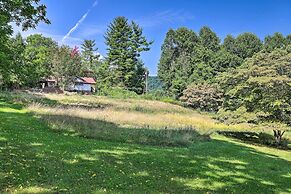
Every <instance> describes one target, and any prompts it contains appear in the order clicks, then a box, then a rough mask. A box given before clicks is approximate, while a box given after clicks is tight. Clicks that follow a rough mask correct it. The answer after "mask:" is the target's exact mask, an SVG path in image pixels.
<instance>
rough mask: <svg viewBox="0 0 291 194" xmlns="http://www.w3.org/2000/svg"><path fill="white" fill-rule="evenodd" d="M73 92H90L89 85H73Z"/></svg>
mask: <svg viewBox="0 0 291 194" xmlns="http://www.w3.org/2000/svg"><path fill="white" fill-rule="evenodd" d="M74 90H76V91H79V92H91V84H84V83H78V84H75V86H74Z"/></svg>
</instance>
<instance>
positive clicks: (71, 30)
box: [62, 0, 98, 42]
mask: <svg viewBox="0 0 291 194" xmlns="http://www.w3.org/2000/svg"><path fill="white" fill-rule="evenodd" d="M97 5H98V0H95V1H94V3H93V5H92V6H91V8H90V9H88V11H87V12H86V13H85V14H84V15H83V16H82V17H81V19H80V20H79V21H78V22H77V23H76V25H75V26H74V27H73V28H71V29H70V31H69V32H68V33H67V34H66V35H65V36H64V37H63V39H62V42H64V41H65V40H66V39H67V38H68V37H69V36H70V35H71V34H72V33H73V32H74V31H75V30H77V28H78V27H79V25H80V24H82V23H83V21H84V20H85V19H86V17H87V16H88V14H89V13H90V11H91V10H92V9H93V8H94V7H96V6H97Z"/></svg>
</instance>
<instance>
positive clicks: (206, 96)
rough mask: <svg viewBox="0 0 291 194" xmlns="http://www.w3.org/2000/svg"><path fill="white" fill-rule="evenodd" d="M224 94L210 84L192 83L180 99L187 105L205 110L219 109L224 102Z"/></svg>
mask: <svg viewBox="0 0 291 194" xmlns="http://www.w3.org/2000/svg"><path fill="white" fill-rule="evenodd" d="M222 96H223V94H222V93H221V92H220V91H219V90H218V89H217V88H216V87H214V86H212V85H209V84H191V85H190V86H188V87H187V89H186V90H184V91H183V95H182V97H180V100H182V101H184V102H185V103H186V105H187V106H190V107H193V108H197V109H200V110H203V111H218V109H219V108H220V106H221V104H222Z"/></svg>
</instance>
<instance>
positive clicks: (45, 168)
mask: <svg viewBox="0 0 291 194" xmlns="http://www.w3.org/2000/svg"><path fill="white" fill-rule="evenodd" d="M33 106H34V107H35V105H33ZM138 110H140V108H138ZM159 110H161V109H159ZM29 111H31V108H30V109H27V108H24V107H22V106H20V105H17V104H11V103H8V102H6V101H4V100H2V101H0V161H1V163H0V193H103V192H104V193H207V192H208V193H291V184H290V183H291V152H290V151H284V150H277V149H273V148H268V147H263V146H255V145H249V144H245V143H241V142H239V141H235V140H231V139H228V138H225V137H222V136H218V135H215V134H214V135H212V136H211V140H203V141H197V142H195V143H193V144H191V145H188V146H186V147H175V146H174V147H167V146H150V145H143V144H134V143H132V144H129V143H118V142H114V141H108V142H106V141H101V140H99V139H94V137H90V138H84V137H82V136H80V135H75V134H71V133H65V132H63V131H56V130H55V128H53V125H52V124H51V123H50V122H45V121H47V120H46V119H45V118H39V117H38V116H35V115H33V114H32V113H30V112H29ZM112 111H113V110H112ZM120 111H124V110H123V109H122V110H120ZM75 116H76V115H75ZM117 118H119V117H117V116H116V117H114V116H113V117H112V119H113V120H112V122H119V121H117V120H114V119H117ZM91 119H94V118H91ZM122 119H123V118H122ZM48 121H50V120H48ZM72 122H73V121H72ZM93 124H94V123H93ZM123 125H126V123H122V127H125V126H123ZM108 135H110V134H108Z"/></svg>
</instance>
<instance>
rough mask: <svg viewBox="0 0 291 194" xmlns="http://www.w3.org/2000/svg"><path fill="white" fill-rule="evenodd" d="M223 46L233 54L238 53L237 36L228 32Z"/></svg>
mask: <svg viewBox="0 0 291 194" xmlns="http://www.w3.org/2000/svg"><path fill="white" fill-rule="evenodd" d="M222 46H223V48H224V49H225V50H226V51H228V52H230V53H232V54H236V53H237V51H236V50H237V46H236V42H235V38H234V37H233V36H232V35H230V34H228V35H227V36H226V37H225V39H224V41H223V45H222Z"/></svg>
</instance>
